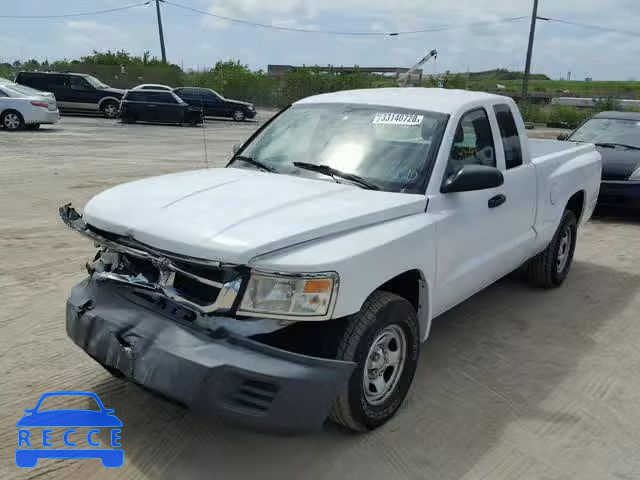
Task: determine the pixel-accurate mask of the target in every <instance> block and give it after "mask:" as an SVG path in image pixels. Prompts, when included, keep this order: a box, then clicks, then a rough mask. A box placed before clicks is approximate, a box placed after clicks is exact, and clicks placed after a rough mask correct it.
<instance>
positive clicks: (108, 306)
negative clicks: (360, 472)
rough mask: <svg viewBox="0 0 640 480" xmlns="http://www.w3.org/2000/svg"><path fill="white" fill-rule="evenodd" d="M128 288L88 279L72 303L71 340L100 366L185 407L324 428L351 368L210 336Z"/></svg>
mask: <svg viewBox="0 0 640 480" xmlns="http://www.w3.org/2000/svg"><path fill="white" fill-rule="evenodd" d="M134 295H135V294H134V293H132V292H131V291H130V289H127V288H123V287H121V286H119V285H117V284H112V283H105V282H100V283H98V282H96V281H95V280H92V279H90V278H89V279H86V280H84V281H83V282H81V283H80V284H78V285H76V286H75V287H74V288H73V290H72V291H71V295H70V297H69V300H68V302H67V315H66V317H67V318H66V323H67V334H68V335H69V337H70V338H71V339H72V340H73V341H74V342H75V343H76V344H77V345H78V346H80V347H81V348H82V349H83V350H84V351H85V352H87V353H88V354H89V355H90V356H91V357H93V358H94V359H95V360H96V361H98V362H99V363H101V364H102V365H104V366H106V367H108V368H109V369H112V370H117V371H118V372H121V373H122V374H124V376H126V377H127V378H128V379H129V380H131V381H133V382H135V383H138V384H141V385H144V386H145V387H147V388H149V389H151V390H154V391H156V392H159V393H161V394H162V395H165V396H167V397H169V398H171V399H173V400H176V401H178V402H180V403H183V404H185V405H187V406H188V407H189V408H191V409H193V410H194V411H198V412H203V413H208V414H214V415H217V416H222V417H225V418H228V419H231V420H233V421H236V422H240V423H242V424H245V425H248V426H251V427H255V428H260V429H268V430H272V431H273V430H278V431H287V432H289V431H304V430H312V429H317V428H319V427H320V426H321V425H322V423H323V422H324V420H325V419H326V417H327V415H328V413H329V409H330V408H331V405H332V404H333V401H334V399H335V396H336V393H337V388H338V387H339V386H340V385H342V384H344V383H345V382H347V381H348V379H349V376H350V375H351V372H352V370H353V368H354V366H355V364H353V363H351V362H343V361H337V360H330V359H323V358H316V357H309V356H305V355H300V354H296V353H291V352H287V351H284V350H281V349H278V348H274V347H271V346H268V345H265V344H262V343H259V342H256V341H254V340H251V339H248V338H246V337H242V336H239V335H235V334H232V333H230V332H229V331H228V330H226V329H224V328H219V329H217V330H214V331H210V332H204V331H201V330H198V329H196V328H193V326H192V325H190V324H189V322H188V321H187V320H184V319H183V318H181V317H180V311H179V308H178V309H177V310H176V308H173V307H172V308H169V311H168V312H167V311H161V310H159V309H158V308H155V307H154V306H153V303H145V301H144V300H143V297H139V298H138V297H135V298H134Z"/></svg>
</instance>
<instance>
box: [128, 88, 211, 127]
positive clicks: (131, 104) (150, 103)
mask: <svg viewBox="0 0 640 480" xmlns="http://www.w3.org/2000/svg"><path fill="white" fill-rule="evenodd" d="M120 118H121V119H122V121H123V122H125V123H133V122H137V121H142V122H158V123H178V124H183V123H188V124H191V125H197V124H198V123H202V112H201V110H200V109H199V108H197V107H192V106H190V105H189V104H188V103H186V102H184V101H183V100H182V99H181V98H180V97H178V96H177V95H176V94H175V93H173V92H167V91H166V90H127V92H126V93H125V95H124V97H123V98H122V102H120Z"/></svg>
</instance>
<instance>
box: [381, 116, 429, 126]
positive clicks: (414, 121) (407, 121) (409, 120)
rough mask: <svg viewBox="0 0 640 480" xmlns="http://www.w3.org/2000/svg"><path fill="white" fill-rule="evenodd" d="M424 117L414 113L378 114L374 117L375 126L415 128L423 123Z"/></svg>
mask: <svg viewBox="0 0 640 480" xmlns="http://www.w3.org/2000/svg"><path fill="white" fill-rule="evenodd" d="M423 118H424V115H416V114H413V113H376V115H375V116H374V117H373V122H372V123H373V124H374V125H406V126H415V125H420V124H421V123H422V119H423Z"/></svg>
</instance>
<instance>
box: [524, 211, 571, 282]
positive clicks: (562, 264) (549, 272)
mask: <svg viewBox="0 0 640 480" xmlns="http://www.w3.org/2000/svg"><path fill="white" fill-rule="evenodd" d="M577 233H578V225H577V221H576V216H575V215H574V213H573V212H572V211H570V210H565V211H564V213H563V214H562V219H561V220H560V225H559V226H558V230H556V233H555V235H554V236H553V238H552V239H551V242H550V243H549V245H548V246H547V248H545V249H544V250H543V251H542V252H540V253H539V254H538V255H536V256H535V257H533V258H532V259H531V260H529V263H528V265H527V269H528V274H529V280H530V281H531V282H532V283H533V284H535V285H538V286H540V287H543V288H556V287H559V286H560V285H562V283H563V282H564V281H565V279H566V278H567V275H569V270H570V268H571V263H572V262H573V253H574V251H575V248H576V236H577Z"/></svg>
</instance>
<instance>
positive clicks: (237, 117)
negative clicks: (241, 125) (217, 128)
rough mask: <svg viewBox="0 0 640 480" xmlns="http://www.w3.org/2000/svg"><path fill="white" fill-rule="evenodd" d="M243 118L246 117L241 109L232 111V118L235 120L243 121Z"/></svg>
mask: <svg viewBox="0 0 640 480" xmlns="http://www.w3.org/2000/svg"><path fill="white" fill-rule="evenodd" d="M245 118H246V115H245V114H244V112H243V111H242V110H236V111H235V112H233V119H234V120H235V121H236V122H243V121H244V119H245Z"/></svg>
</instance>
